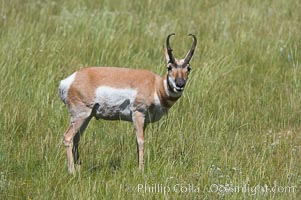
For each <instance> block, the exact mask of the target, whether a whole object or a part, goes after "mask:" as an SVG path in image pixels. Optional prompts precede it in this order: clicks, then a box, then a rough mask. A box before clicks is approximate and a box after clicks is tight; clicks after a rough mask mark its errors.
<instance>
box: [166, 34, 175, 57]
mask: <svg viewBox="0 0 301 200" xmlns="http://www.w3.org/2000/svg"><path fill="white" fill-rule="evenodd" d="M173 35H175V33H171V34H169V35H168V36H167V38H166V48H167V54H168V56H169V62H170V63H175V58H174V57H173V55H172V49H171V47H170V44H169V38H170V37H171V36H173Z"/></svg>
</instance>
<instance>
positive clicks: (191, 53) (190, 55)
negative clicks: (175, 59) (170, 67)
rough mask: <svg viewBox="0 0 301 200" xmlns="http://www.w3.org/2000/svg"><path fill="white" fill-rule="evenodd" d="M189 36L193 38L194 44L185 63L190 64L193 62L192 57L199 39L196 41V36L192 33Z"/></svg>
mask: <svg viewBox="0 0 301 200" xmlns="http://www.w3.org/2000/svg"><path fill="white" fill-rule="evenodd" d="M188 36H192V37H193V44H192V47H191V49H190V50H189V52H188V53H187V55H186V57H185V59H184V62H185V63H189V61H190V60H191V58H192V55H193V53H194V49H195V47H196V43H197V39H196V36H195V35H193V34H191V33H190V34H188Z"/></svg>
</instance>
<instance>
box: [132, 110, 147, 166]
mask: <svg viewBox="0 0 301 200" xmlns="http://www.w3.org/2000/svg"><path fill="white" fill-rule="evenodd" d="M144 120H145V114H144V113H142V112H139V111H135V112H134V113H133V123H134V127H135V132H136V137H137V150H138V163H139V169H140V170H143V169H144V162H143V144H144V133H143V131H144V128H145V126H144Z"/></svg>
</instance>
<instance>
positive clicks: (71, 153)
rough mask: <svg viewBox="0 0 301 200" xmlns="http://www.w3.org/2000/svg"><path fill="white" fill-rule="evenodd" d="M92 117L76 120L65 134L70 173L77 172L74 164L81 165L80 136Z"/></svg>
mask: <svg viewBox="0 0 301 200" xmlns="http://www.w3.org/2000/svg"><path fill="white" fill-rule="evenodd" d="M90 119H91V117H88V118H79V119H76V120H75V121H74V122H73V123H71V124H70V126H69V128H68V129H67V131H66V132H65V133H64V141H63V142H64V145H65V147H66V148H67V163H68V171H69V173H70V174H73V173H74V171H75V168H74V163H75V164H79V162H78V159H79V153H78V143H79V139H80V134H81V133H83V132H84V130H85V128H86V127H87V125H88V123H89V121H90Z"/></svg>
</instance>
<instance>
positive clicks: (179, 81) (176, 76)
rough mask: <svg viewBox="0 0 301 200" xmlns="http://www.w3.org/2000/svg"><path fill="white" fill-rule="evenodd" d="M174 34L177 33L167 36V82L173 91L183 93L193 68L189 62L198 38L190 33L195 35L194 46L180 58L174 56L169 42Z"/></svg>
mask: <svg viewBox="0 0 301 200" xmlns="http://www.w3.org/2000/svg"><path fill="white" fill-rule="evenodd" d="M173 35H175V34H174V33H171V34H169V35H168V36H167V38H166V49H165V57H166V61H167V83H168V87H169V89H170V90H171V91H173V92H174V93H182V91H183V90H184V88H185V85H186V81H187V78H188V75H189V73H190V70H191V66H190V64H189V62H190V60H191V58H192V55H193V53H194V50H195V47H196V44H197V39H196V36H195V35H193V34H189V36H192V37H193V44H192V47H191V48H190V50H189V51H188V53H187V54H186V56H185V58H184V59H180V60H178V59H176V58H175V57H174V56H173V54H172V49H171V47H170V43H169V39H170V37H171V36H173Z"/></svg>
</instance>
